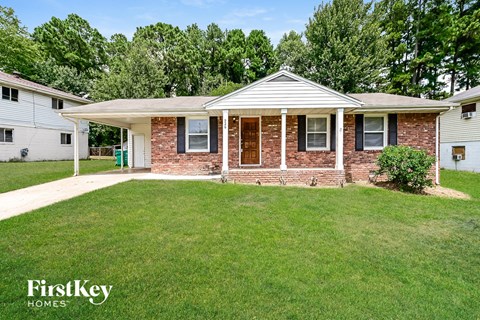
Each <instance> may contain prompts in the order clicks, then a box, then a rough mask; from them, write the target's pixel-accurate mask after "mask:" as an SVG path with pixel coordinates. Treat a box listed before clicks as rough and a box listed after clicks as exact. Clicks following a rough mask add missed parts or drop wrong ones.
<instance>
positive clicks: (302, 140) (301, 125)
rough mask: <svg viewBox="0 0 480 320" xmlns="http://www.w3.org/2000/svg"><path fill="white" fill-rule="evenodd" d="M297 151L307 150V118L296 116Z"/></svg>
mask: <svg viewBox="0 0 480 320" xmlns="http://www.w3.org/2000/svg"><path fill="white" fill-rule="evenodd" d="M297 118H298V151H306V150H307V141H306V140H307V137H306V135H307V116H298V117H297Z"/></svg>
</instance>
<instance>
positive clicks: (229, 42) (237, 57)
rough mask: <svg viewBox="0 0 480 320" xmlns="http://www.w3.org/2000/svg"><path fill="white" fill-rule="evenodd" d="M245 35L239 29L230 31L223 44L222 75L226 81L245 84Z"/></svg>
mask: <svg viewBox="0 0 480 320" xmlns="http://www.w3.org/2000/svg"><path fill="white" fill-rule="evenodd" d="M245 42H246V39H245V34H244V33H243V31H242V30H241V29H234V30H230V31H228V33H227V38H226V40H225V43H224V46H223V48H224V51H225V55H224V62H223V68H222V70H223V74H224V75H225V77H226V79H227V80H228V81H232V82H235V83H242V82H245V76H246V75H245V63H246V60H245V44H246V43H245Z"/></svg>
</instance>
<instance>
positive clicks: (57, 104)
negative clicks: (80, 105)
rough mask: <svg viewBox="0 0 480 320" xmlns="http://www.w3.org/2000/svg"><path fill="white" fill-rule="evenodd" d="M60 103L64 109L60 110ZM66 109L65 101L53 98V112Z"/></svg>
mask: <svg viewBox="0 0 480 320" xmlns="http://www.w3.org/2000/svg"><path fill="white" fill-rule="evenodd" d="M55 100H56V103H55V107H53V104H54V101H55ZM60 101H61V102H62V107H61V108H60V109H59V108H58V107H59V105H60ZM64 107H65V101H63V99H59V98H52V109H53V110H62V109H63V108H64Z"/></svg>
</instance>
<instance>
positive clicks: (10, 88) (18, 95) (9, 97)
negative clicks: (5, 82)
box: [0, 86, 20, 102]
mask: <svg viewBox="0 0 480 320" xmlns="http://www.w3.org/2000/svg"><path fill="white" fill-rule="evenodd" d="M0 88H2V90H1V92H0V95H1V100H7V101H11V102H19V101H20V90H18V89H17V88H12V87H7V86H0ZM3 88H7V89H8V91H9V94H8V99H4V98H3ZM12 90H17V100H12Z"/></svg>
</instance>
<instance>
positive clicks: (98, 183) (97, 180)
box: [0, 173, 146, 220]
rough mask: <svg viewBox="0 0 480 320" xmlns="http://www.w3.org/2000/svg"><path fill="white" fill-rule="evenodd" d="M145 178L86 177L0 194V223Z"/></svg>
mask: <svg viewBox="0 0 480 320" xmlns="http://www.w3.org/2000/svg"><path fill="white" fill-rule="evenodd" d="M145 175H146V174H145V173H129V174H95V175H85V176H77V177H71V178H66V179H61V180H56V181H52V182H47V183H44V184H39V185H36V186H31V187H28V188H24V189H19V190H14V191H10V192H6V193H0V220H4V219H8V218H10V217H13V216H17V215H20V214H22V213H26V212H29V211H32V210H35V209H39V208H42V207H45V206H48V205H51V204H53V203H56V202H59V201H63V200H67V199H71V198H74V197H77V196H79V195H82V194H84V193H87V192H90V191H93V190H97V189H102V188H106V187H110V186H113V185H114V184H117V183H120V182H125V181H129V180H132V179H139V178H141V177H143V176H145Z"/></svg>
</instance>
